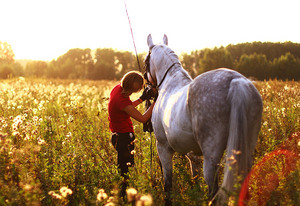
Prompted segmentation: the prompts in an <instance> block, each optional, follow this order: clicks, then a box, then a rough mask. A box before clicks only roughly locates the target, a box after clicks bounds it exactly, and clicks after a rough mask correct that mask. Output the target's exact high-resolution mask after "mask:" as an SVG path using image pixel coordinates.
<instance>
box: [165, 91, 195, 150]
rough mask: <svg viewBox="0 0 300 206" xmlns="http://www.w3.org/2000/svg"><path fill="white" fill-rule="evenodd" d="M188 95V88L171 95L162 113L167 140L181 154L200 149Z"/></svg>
mask: <svg viewBox="0 0 300 206" xmlns="http://www.w3.org/2000/svg"><path fill="white" fill-rule="evenodd" d="M186 97H187V90H183V91H181V93H178V94H175V95H173V96H171V97H170V98H169V99H168V103H167V105H168V106H167V107H166V108H165V112H163V113H162V114H163V116H162V119H163V126H164V130H165V133H166V137H167V141H168V143H169V145H170V146H171V147H172V148H173V150H174V151H176V152H178V153H181V154H186V153H188V152H190V151H194V152H199V151H200V148H199V146H198V144H197V142H196V141H195V138H194V135H193V130H192V123H191V118H190V114H189V111H188V107H187V98H186Z"/></svg>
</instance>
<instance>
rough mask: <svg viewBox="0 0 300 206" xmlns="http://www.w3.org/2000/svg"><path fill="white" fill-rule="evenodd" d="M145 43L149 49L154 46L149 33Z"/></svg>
mask: <svg viewBox="0 0 300 206" xmlns="http://www.w3.org/2000/svg"><path fill="white" fill-rule="evenodd" d="M147 44H148V47H149V49H150V50H151V49H152V48H153V47H154V44H153V41H152V36H151V34H149V35H148V37H147Z"/></svg>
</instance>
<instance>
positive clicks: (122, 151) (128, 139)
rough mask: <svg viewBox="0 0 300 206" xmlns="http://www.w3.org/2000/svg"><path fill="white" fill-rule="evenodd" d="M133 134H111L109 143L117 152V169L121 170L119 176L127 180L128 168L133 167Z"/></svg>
mask: <svg viewBox="0 0 300 206" xmlns="http://www.w3.org/2000/svg"><path fill="white" fill-rule="evenodd" d="M134 139H135V136H134V134H133V133H131V132H130V133H112V137H111V142H112V145H113V146H114V148H115V149H116V150H117V152H118V168H119V169H120V170H121V176H122V177H124V178H125V179H128V175H127V173H128V167H131V166H134V155H133V154H132V153H131V152H132V150H134V142H133V141H134Z"/></svg>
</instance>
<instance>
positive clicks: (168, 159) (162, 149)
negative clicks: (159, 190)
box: [156, 142, 174, 206]
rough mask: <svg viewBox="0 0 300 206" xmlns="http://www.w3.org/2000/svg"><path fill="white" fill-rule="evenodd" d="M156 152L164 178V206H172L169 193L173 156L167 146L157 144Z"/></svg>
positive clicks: (172, 152)
mask: <svg viewBox="0 0 300 206" xmlns="http://www.w3.org/2000/svg"><path fill="white" fill-rule="evenodd" d="M156 146H157V152H158V155H159V159H160V162H161V165H162V170H163V177H164V190H165V194H166V198H165V205H166V206H169V205H172V201H171V192H172V172H173V162H172V159H173V154H174V151H173V150H172V148H171V147H170V146H169V145H164V144H160V143H159V142H157V145H156Z"/></svg>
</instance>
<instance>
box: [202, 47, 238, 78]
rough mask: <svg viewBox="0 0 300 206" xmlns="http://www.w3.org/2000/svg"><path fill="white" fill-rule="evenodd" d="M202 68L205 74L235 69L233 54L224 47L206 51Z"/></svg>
mask: <svg viewBox="0 0 300 206" xmlns="http://www.w3.org/2000/svg"><path fill="white" fill-rule="evenodd" d="M200 66H201V68H202V69H203V71H204V72H206V71H209V70H212V69H217V68H221V67H224V68H233V61H232V57H231V54H230V53H229V52H228V51H227V50H226V49H225V48H224V47H220V48H216V47H215V48H214V49H206V50H204V56H203V59H201V60H200Z"/></svg>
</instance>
